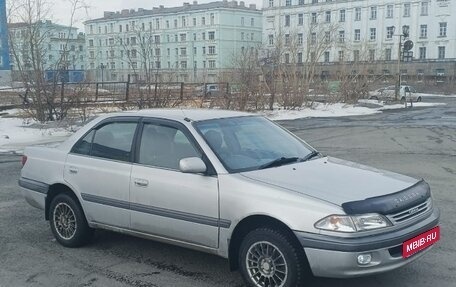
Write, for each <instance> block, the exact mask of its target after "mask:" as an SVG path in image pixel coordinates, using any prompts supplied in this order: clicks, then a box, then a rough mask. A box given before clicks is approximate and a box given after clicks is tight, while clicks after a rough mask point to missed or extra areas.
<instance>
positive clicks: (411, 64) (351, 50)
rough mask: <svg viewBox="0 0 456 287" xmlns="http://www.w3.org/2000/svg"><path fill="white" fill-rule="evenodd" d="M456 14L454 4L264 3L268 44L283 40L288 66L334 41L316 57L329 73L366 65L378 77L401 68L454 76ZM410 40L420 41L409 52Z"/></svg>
mask: <svg viewBox="0 0 456 287" xmlns="http://www.w3.org/2000/svg"><path fill="white" fill-rule="evenodd" d="M455 16H456V3H455V1H451V0H381V1H377V0H346V1H331V0H264V2H263V28H264V29H263V30H264V32H263V43H264V46H265V47H266V48H267V50H268V51H273V50H274V49H276V46H277V41H282V42H283V43H284V50H285V51H284V53H283V55H282V56H281V57H282V59H281V60H282V62H287V61H295V62H298V63H299V62H306V60H307V58H306V57H305V56H306V55H309V54H312V53H307V54H306V52H307V51H309V49H312V47H314V46H316V45H318V43H317V42H318V41H319V40H321V41H331V43H332V44H331V45H328V47H327V49H326V50H325V51H321V53H317V55H316V56H317V59H315V60H316V61H318V62H320V63H321V64H320V68H321V73H326V74H328V73H329V74H331V73H332V74H334V73H335V71H337V70H340V65H341V64H342V63H347V62H356V61H360V62H364V63H367V64H369V73H371V74H375V75H385V76H388V75H395V74H398V73H399V71H398V69H400V73H401V74H402V75H403V76H413V77H417V78H419V77H435V78H439V77H450V78H454V77H455V76H456V74H455V73H456V17H455ZM314 27H319V28H314ZM319 29H320V30H319ZM403 31H408V37H406V35H404V34H403ZM400 35H402V36H400ZM293 37H295V38H297V40H295V41H292V40H290V38H293ZM406 40H411V41H413V43H414V45H413V48H412V49H410V50H409V51H405V50H404V47H403V43H404V42H405V41H406ZM290 42H293V43H295V47H293V49H291V48H290V47H289V46H290V45H289V43H290ZM400 43H401V44H402V46H401V50H399V47H400ZM399 51H401V52H399ZM303 55H304V56H303ZM266 56H267V55H266ZM399 57H400V58H401V60H402V61H401V64H400V65H398V64H397V63H398V58H399ZM330 66H332V67H333V68H331V67H330Z"/></svg>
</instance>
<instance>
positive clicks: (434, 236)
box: [402, 226, 440, 258]
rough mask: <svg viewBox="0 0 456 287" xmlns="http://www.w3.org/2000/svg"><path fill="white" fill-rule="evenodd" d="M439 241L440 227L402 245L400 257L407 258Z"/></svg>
mask: <svg viewBox="0 0 456 287" xmlns="http://www.w3.org/2000/svg"><path fill="white" fill-rule="evenodd" d="M439 240H440V226H437V227H434V228H432V229H431V230H429V231H426V232H424V233H421V234H420V235H418V236H417V237H414V238H412V239H410V240H407V241H405V242H404V243H403V244H402V257H404V258H407V257H410V256H412V255H413V254H415V253H417V252H419V251H421V250H424V249H426V248H428V247H429V246H431V245H432V244H434V243H436V242H437V241H439Z"/></svg>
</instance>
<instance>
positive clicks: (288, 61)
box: [285, 53, 290, 64]
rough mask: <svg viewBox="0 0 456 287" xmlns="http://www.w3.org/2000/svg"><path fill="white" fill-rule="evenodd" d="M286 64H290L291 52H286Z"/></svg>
mask: <svg viewBox="0 0 456 287" xmlns="http://www.w3.org/2000/svg"><path fill="white" fill-rule="evenodd" d="M285 64H290V54H288V53H286V54H285Z"/></svg>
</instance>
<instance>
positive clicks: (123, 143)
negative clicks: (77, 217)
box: [64, 118, 138, 228]
mask: <svg viewBox="0 0 456 287" xmlns="http://www.w3.org/2000/svg"><path fill="white" fill-rule="evenodd" d="M137 125H138V119H134V118H131V119H130V118H123V119H120V118H119V119H117V120H113V121H110V122H105V123H102V124H100V125H99V126H97V127H96V128H94V129H93V130H92V131H90V132H89V133H88V134H87V135H85V136H84V137H83V138H82V139H81V140H80V141H78V142H77V143H76V144H75V146H74V147H73V149H72V150H71V152H70V154H68V157H67V160H66V163H65V170H64V178H65V181H66V182H68V184H69V185H70V186H71V187H72V188H74V189H75V190H77V191H79V192H80V193H81V197H82V199H83V206H84V210H85V213H86V216H87V219H88V220H89V222H92V223H96V224H101V225H110V226H116V227H120V228H129V227H130V211H129V191H130V190H129V189H130V175H131V167H132V164H131V162H132V159H133V139H134V137H135V133H136V129H137Z"/></svg>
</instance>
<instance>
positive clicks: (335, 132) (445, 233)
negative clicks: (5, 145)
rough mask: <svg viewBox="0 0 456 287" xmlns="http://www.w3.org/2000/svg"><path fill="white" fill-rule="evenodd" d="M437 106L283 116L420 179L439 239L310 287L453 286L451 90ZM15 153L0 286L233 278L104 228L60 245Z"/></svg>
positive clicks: (7, 165)
mask: <svg viewBox="0 0 456 287" xmlns="http://www.w3.org/2000/svg"><path fill="white" fill-rule="evenodd" d="M429 101H438V102H442V101H444V102H446V103H447V105H446V106H443V107H432V108H420V109H412V110H394V111H387V112H384V113H382V114H377V115H371V116H363V117H345V118H325V119H303V120H295V121H288V122H282V124H284V125H285V126H287V127H288V128H289V129H291V130H293V131H294V132H295V133H296V134H298V135H299V136H301V137H302V138H304V139H306V140H307V141H308V142H309V143H310V144H312V145H313V146H314V147H316V148H317V149H319V150H320V151H322V152H323V153H325V154H329V155H332V156H336V157H340V158H344V159H348V160H353V161H357V162H361V163H364V164H368V165H372V166H374V167H378V168H384V169H389V170H393V171H397V172H400V173H404V174H407V175H411V176H414V177H423V178H425V179H426V180H427V181H428V182H429V183H430V185H431V188H432V190H433V194H434V197H435V200H436V204H437V205H438V206H439V207H440V209H441V211H442V219H441V227H442V240H441V242H439V243H438V244H437V245H436V246H435V247H434V248H433V250H431V251H430V252H428V254H426V255H425V256H424V257H422V258H421V259H419V260H418V261H415V262H414V263H412V264H410V265H408V266H406V267H404V268H402V269H399V270H396V271H393V272H389V273H385V274H381V275H377V276H371V277H366V278H358V279H350V280H330V279H316V280H315V282H314V284H313V285H314V286H342V287H344V286H347V287H348V286H350V287H357V286H363V287H364V286H414V287H418V286H438V287H445V286H456V283H455V282H456V240H455V239H456V209H455V206H456V195H455V194H454V193H455V192H456V98H448V99H442V98H436V99H429ZM19 160H20V159H19V157H17V156H13V155H0V287H6V286H8V287H9V286H239V287H240V286H242V280H241V278H240V276H239V274H238V273H236V272H235V273H231V272H229V270H228V263H227V261H225V260H223V259H221V258H218V257H215V256H212V255H207V254H203V253H198V252H195V251H190V250H186V249H183V248H179V247H174V246H171V245H166V244H161V243H156V242H153V241H147V240H143V239H138V238H134V237H130V236H125V235H120V234H116V233H112V232H105V231H99V232H97V233H96V237H95V239H94V241H93V243H92V244H90V245H89V246H87V247H84V248H79V249H67V248H63V247H61V246H60V245H59V244H57V243H56V242H55V240H54V239H53V236H52V234H51V232H50V229H49V226H48V223H47V222H46V221H44V218H43V217H44V216H43V212H42V211H40V210H37V209H34V208H32V207H31V206H29V205H28V204H27V203H26V202H25V201H24V200H23V199H22V197H21V195H20V194H19V189H18V187H17V179H18V176H19V172H20V164H19Z"/></svg>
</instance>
